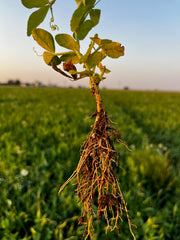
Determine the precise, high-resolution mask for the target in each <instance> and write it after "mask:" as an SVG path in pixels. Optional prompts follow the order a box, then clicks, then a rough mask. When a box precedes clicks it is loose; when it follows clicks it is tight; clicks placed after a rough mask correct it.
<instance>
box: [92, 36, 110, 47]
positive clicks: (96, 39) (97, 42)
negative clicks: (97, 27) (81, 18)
mask: <svg viewBox="0 0 180 240" xmlns="http://www.w3.org/2000/svg"><path fill="white" fill-rule="evenodd" d="M91 40H92V41H93V42H95V43H96V44H98V45H104V44H108V43H112V40H109V39H100V38H99V37H91Z"/></svg>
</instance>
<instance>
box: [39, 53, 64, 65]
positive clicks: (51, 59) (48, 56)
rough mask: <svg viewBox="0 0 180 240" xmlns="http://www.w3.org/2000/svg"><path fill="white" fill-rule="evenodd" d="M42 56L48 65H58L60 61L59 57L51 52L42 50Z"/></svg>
mask: <svg viewBox="0 0 180 240" xmlns="http://www.w3.org/2000/svg"><path fill="white" fill-rule="evenodd" d="M43 58H44V61H45V63H46V64H47V65H49V66H51V65H53V64H54V65H59V64H60V63H61V61H60V59H59V58H58V57H57V56H56V55H54V54H53V53H51V52H44V53H43Z"/></svg>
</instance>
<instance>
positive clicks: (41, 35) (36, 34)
mask: <svg viewBox="0 0 180 240" xmlns="http://www.w3.org/2000/svg"><path fill="white" fill-rule="evenodd" d="M32 36H33V38H34V40H35V41H36V42H37V43H38V44H39V45H40V46H41V47H43V48H44V49H46V50H48V51H50V52H55V44H54V39H53V36H52V35H51V34H50V33H49V32H48V31H46V30H44V29H41V28H35V29H34V30H33V31H32Z"/></svg>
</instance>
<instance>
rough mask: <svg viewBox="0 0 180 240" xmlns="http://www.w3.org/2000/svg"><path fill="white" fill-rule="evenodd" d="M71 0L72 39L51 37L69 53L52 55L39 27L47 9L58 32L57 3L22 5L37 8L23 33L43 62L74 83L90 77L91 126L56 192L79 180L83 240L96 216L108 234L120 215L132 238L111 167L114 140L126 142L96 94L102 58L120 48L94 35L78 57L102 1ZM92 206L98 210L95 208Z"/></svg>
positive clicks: (36, 0)
mask: <svg viewBox="0 0 180 240" xmlns="http://www.w3.org/2000/svg"><path fill="white" fill-rule="evenodd" d="M75 1H76V3H77V5H78V6H77V9H76V10H75V11H74V13H73V15H72V18H71V22H70V26H71V31H72V32H73V35H72V36H71V35H69V34H64V33H60V34H57V35H56V36H55V40H56V42H57V44H58V45H59V46H61V47H63V48H66V49H68V51H65V52H60V53H55V41H54V38H53V36H52V35H51V33H49V32H48V31H46V30H44V29H41V28H37V27H38V26H39V24H40V23H41V22H42V21H43V20H44V18H45V16H46V14H47V12H48V10H50V12H51V16H52V17H51V20H50V27H51V29H52V30H56V29H57V28H58V27H57V26H56V25H54V24H53V22H54V17H53V11H52V6H53V4H54V3H55V0H52V1H49V0H41V1H39V0H33V1H28V0H22V3H23V5H24V6H25V7H27V8H38V10H36V11H35V12H33V13H32V14H31V15H30V17H29V20H28V28H27V34H28V36H30V35H31V34H32V36H33V38H34V39H35V40H36V42H37V43H38V44H39V45H40V46H41V47H43V48H44V49H45V50H46V51H44V53H43V58H44V61H45V63H46V64H47V65H49V66H51V67H52V68H53V69H54V70H55V71H57V72H58V73H60V74H62V75H63V76H65V77H67V78H69V79H70V80H72V81H77V80H80V79H83V78H85V77H89V86H90V91H91V94H92V95H94V96H95V100H96V103H97V109H96V111H95V113H94V114H93V115H92V117H95V123H94V125H93V126H92V131H91V132H90V134H89V135H88V137H87V139H86V141H85V143H84V144H83V146H82V153H81V157H80V161H79V163H78V166H77V168H76V170H75V171H74V172H73V174H72V175H71V176H70V178H69V179H68V180H67V181H66V182H65V183H64V184H63V186H62V187H61V188H60V190H59V194H60V193H61V191H62V190H63V189H64V187H65V186H66V185H67V184H68V183H69V182H70V181H71V180H72V179H73V178H75V177H77V190H76V191H77V196H78V198H79V199H80V201H81V203H82V215H81V216H80V218H79V224H84V225H85V233H86V237H85V239H87V238H88V237H92V231H91V230H92V222H93V217H94V216H97V217H98V219H102V217H104V218H105V220H106V222H107V228H106V230H108V229H110V230H111V231H112V230H114V229H115V228H117V229H118V230H119V231H120V220H122V217H123V215H125V217H126V218H127V220H128V224H129V229H130V232H131V234H132V237H133V238H134V239H135V236H134V234H133V231H132V228H131V221H130V218H129V214H128V210H127V207H126V203H125V200H124V197H123V195H122V192H121V190H120V186H119V182H118V178H117V176H116V174H115V172H114V170H113V167H114V166H118V155H119V154H118V153H117V152H116V150H115V148H114V144H113V141H112V138H115V139H116V140H117V141H118V142H120V143H121V144H124V143H123V141H122V140H121V138H120V136H121V134H120V132H119V131H118V130H116V129H115V128H114V127H112V126H111V121H110V119H109V118H108V116H107V113H106V111H105V110H104V108H103V106H102V101H101V98H100V93H99V84H100V82H101V81H102V80H104V79H105V74H107V73H109V72H110V71H109V70H108V69H107V68H106V66H104V65H103V64H102V61H103V60H104V59H105V58H106V57H111V58H119V57H121V56H123V55H124V47H123V46H121V44H120V43H118V42H113V41H112V40H109V39H101V38H99V36H98V34H95V36H94V37H91V38H90V39H91V42H90V44H89V47H88V49H87V51H86V53H85V54H82V52H81V51H80V41H81V40H83V39H84V38H85V37H86V36H87V34H88V33H89V31H90V30H91V29H92V28H93V27H94V26H96V25H97V24H98V23H99V19H100V13H101V11H100V10H99V9H96V8H95V6H96V5H97V3H98V2H100V0H99V1H97V0H75ZM76 64H81V65H82V67H83V70H81V71H78V70H77V65H76ZM59 65H60V67H59ZM61 65H62V67H63V70H62V67H61ZM75 65H76V66H75ZM124 145H125V144H124ZM125 146H126V145H125ZM126 147H127V146H126ZM95 205H96V206H97V208H95V207H94V206H95ZM96 209H97V210H96Z"/></svg>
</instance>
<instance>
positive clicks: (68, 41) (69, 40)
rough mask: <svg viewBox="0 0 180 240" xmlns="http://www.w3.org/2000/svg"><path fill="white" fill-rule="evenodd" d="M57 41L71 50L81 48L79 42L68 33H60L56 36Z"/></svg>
mask: <svg viewBox="0 0 180 240" xmlns="http://www.w3.org/2000/svg"><path fill="white" fill-rule="evenodd" d="M55 39H56V42H57V43H58V44H59V45H60V46H61V47H64V48H67V49H71V50H75V49H76V50H79V44H78V43H77V42H76V41H75V40H74V38H73V37H71V36H70V35H68V34H64V33H61V34H58V35H56V37H55Z"/></svg>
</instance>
